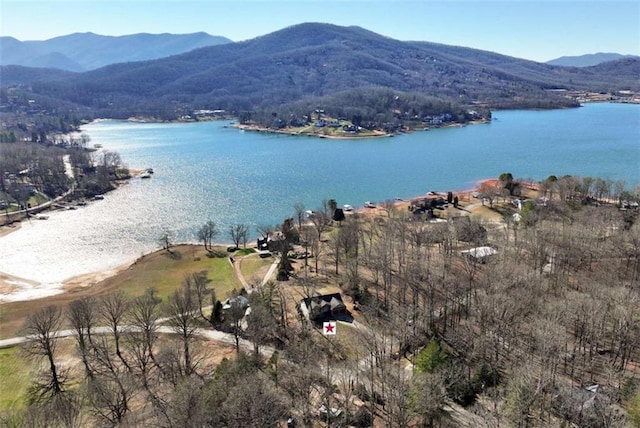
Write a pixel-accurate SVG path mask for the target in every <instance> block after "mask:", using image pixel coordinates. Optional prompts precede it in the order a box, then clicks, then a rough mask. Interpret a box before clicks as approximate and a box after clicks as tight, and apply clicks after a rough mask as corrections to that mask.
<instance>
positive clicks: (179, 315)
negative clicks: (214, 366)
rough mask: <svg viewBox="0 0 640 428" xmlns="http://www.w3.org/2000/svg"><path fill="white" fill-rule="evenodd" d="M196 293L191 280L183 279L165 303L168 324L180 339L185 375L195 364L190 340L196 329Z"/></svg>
mask: <svg viewBox="0 0 640 428" xmlns="http://www.w3.org/2000/svg"><path fill="white" fill-rule="evenodd" d="M197 300H198V299H197V295H196V292H195V290H194V289H193V288H192V284H191V281H188V280H187V281H184V282H183V283H182V288H181V289H180V290H177V291H175V292H174V293H173V294H172V295H171V296H169V299H168V301H167V303H166V312H167V316H168V317H169V319H168V321H167V322H168V324H169V325H170V326H171V327H172V328H173V330H174V331H175V332H176V334H178V336H179V337H180V339H181V340H182V350H183V364H184V371H183V374H184V375H185V376H190V375H191V374H192V373H194V370H195V364H194V362H193V356H192V349H191V341H192V340H193V337H194V335H195V332H196V330H197V324H196V311H197V310H198V308H197Z"/></svg>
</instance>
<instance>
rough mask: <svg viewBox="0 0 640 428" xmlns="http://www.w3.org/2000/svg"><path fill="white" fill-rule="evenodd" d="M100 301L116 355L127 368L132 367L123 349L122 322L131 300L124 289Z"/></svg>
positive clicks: (101, 310) (100, 308)
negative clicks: (128, 299) (127, 297)
mask: <svg viewBox="0 0 640 428" xmlns="http://www.w3.org/2000/svg"><path fill="white" fill-rule="evenodd" d="M100 303H101V304H100V306H99V312H100V315H101V316H102V319H103V320H104V321H105V323H106V324H107V326H109V327H110V328H111V332H112V334H113V344H114V346H115V351H116V355H117V356H118V358H119V359H120V361H121V362H122V364H123V365H124V366H125V367H126V368H127V369H130V367H129V364H128V363H127V361H126V360H125V358H124V356H123V354H122V349H121V339H122V323H123V322H124V317H125V315H126V313H127V310H128V307H129V302H128V301H127V299H126V297H125V295H124V293H123V292H122V291H117V292H115V293H111V294H107V295H106V296H104V297H103V298H102V299H101V302H100Z"/></svg>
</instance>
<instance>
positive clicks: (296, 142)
mask: <svg viewBox="0 0 640 428" xmlns="http://www.w3.org/2000/svg"><path fill="white" fill-rule="evenodd" d="M229 123H230V122H228V121H219V122H200V123H186V124H175V123H170V124H157V123H132V122H119V121H99V122H95V123H92V124H90V125H87V126H85V127H84V128H83V131H84V132H86V133H87V134H88V135H89V136H90V137H91V144H101V145H102V146H103V148H104V149H105V150H113V151H117V152H119V153H120V154H121V157H122V159H123V160H124V162H125V163H126V164H127V165H128V166H129V167H130V168H133V169H144V168H149V167H152V168H153V169H154V171H155V174H154V175H153V178H151V179H149V180H142V179H132V180H131V181H130V182H129V183H128V184H126V185H124V186H122V187H121V188H119V189H118V190H116V191H114V192H111V193H109V194H107V195H106V197H105V199H104V200H103V201H96V202H93V203H91V204H89V205H88V206H86V207H83V208H82V209H79V210H75V211H60V212H53V213H51V214H50V217H49V220H47V221H37V222H36V221H32V222H30V223H29V222H25V223H23V225H22V228H21V229H20V230H18V231H16V232H14V233H11V234H9V235H7V236H5V237H3V238H2V239H1V240H0V242H1V244H2V245H0V272H5V273H8V274H11V275H14V276H17V277H21V278H27V279H31V280H34V281H36V282H38V283H40V285H38V286H37V287H36V289H33V287H29V286H27V285H26V284H22V285H23V286H24V290H23V291H22V292H23V294H24V295H29V293H34V292H36V293H46V292H47V291H46V290H49V291H48V292H50V293H55V292H59V289H60V283H61V282H62V281H64V280H66V279H68V278H70V277H73V276H76V275H81V274H86V273H92V272H98V271H103V270H108V269H113V268H115V267H117V266H120V265H122V264H124V263H130V262H132V261H133V260H135V259H136V258H137V257H139V256H140V255H142V254H144V253H147V252H149V251H152V250H154V249H156V248H157V247H158V244H157V240H158V237H159V236H160V234H161V233H162V231H163V230H167V231H170V232H171V233H172V234H173V235H174V236H175V238H176V239H177V240H178V241H195V240H196V238H195V236H196V235H195V233H196V230H197V229H198V227H199V226H201V225H202V224H203V223H205V222H206V221H207V220H209V219H211V220H213V221H215V222H216V223H217V224H218V226H219V228H220V230H221V234H220V236H219V238H218V241H222V242H229V241H230V239H229V238H228V237H227V233H226V230H227V228H228V227H229V225H231V224H235V223H246V224H248V225H250V230H251V233H252V235H253V236H255V235H256V233H255V226H256V225H259V224H270V225H274V224H276V223H280V222H282V220H283V219H284V218H285V217H287V216H292V215H293V212H294V210H293V205H294V204H295V203H298V202H301V203H303V204H304V205H305V206H306V207H307V208H308V209H314V208H316V207H317V206H318V205H319V204H320V201H321V200H322V199H329V198H334V199H336V200H337V201H338V204H339V205H343V204H350V205H353V206H356V207H357V206H362V205H363V204H364V202H365V201H367V200H371V201H383V200H387V199H393V198H394V197H401V198H409V197H413V196H419V195H424V194H426V193H427V192H429V191H432V190H436V191H450V190H451V191H455V190H462V189H469V188H472V187H473V186H474V185H475V183H476V182H477V181H478V180H481V179H483V178H487V177H497V176H498V175H499V174H501V173H503V172H510V173H512V174H513V176H514V177H516V178H529V179H534V180H541V179H544V178H546V177H548V176H549V175H552V174H553V175H558V176H560V175H565V174H572V175H579V176H592V177H603V178H608V179H611V180H613V181H617V180H624V181H625V182H626V183H627V184H628V185H629V186H631V185H634V184H637V183H639V182H640V106H638V105H630V104H607V103H604V104H588V105H586V106H584V107H582V108H579V109H567V110H551V111H497V112H494V120H493V121H492V122H491V123H489V124H481V125H470V126H465V127H455V128H441V129H432V130H429V131H420V132H415V133H412V134H406V135H400V136H395V137H393V138H376V139H361V140H358V139H355V140H333V139H320V138H311V137H300V136H286V135H276V134H263V133H254V132H240V131H238V130H237V129H236V128H233V127H232V126H229ZM19 296H21V295H20V294H16V295H15V296H13V297H10V296H4V298H5V299H7V298H12V299H14V298H20V297H19ZM0 298H2V296H0Z"/></svg>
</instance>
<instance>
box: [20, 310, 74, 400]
mask: <svg viewBox="0 0 640 428" xmlns="http://www.w3.org/2000/svg"><path fill="white" fill-rule="evenodd" d="M61 325H62V312H61V310H60V308H58V307H56V306H46V307H44V308H42V309H40V310H38V311H36V312H34V313H33V314H31V315H29V316H28V317H27V320H26V322H25V325H24V332H25V335H26V336H28V338H29V339H30V340H29V341H28V342H26V345H25V349H26V350H27V352H28V353H29V354H30V355H33V356H36V357H45V358H46V359H47V361H48V363H49V372H48V375H46V376H44V380H43V381H41V382H37V383H36V384H35V385H34V386H33V388H32V390H33V393H34V395H35V397H36V398H38V399H42V398H47V397H54V396H56V395H58V394H61V393H62V392H64V384H65V376H64V374H63V373H61V371H60V370H59V368H58V366H57V365H56V362H55V356H56V355H55V353H56V338H55V335H56V333H57V331H58V330H60V326H61Z"/></svg>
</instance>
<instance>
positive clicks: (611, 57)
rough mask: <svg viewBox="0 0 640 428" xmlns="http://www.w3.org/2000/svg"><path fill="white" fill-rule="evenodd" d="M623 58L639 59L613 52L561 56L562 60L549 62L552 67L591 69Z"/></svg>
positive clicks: (557, 59) (634, 56)
mask: <svg viewBox="0 0 640 428" xmlns="http://www.w3.org/2000/svg"><path fill="white" fill-rule="evenodd" d="M623 58H636V59H637V58H639V57H638V56H636V55H622V54H619V53H612V52H598V53H593V54H585V55H578V56H561V57H560V58H556V59H552V60H551V61H547V62H546V63H547V64H550V65H560V66H564V67H590V66H592V65H598V64H602V63H603V62H609V61H616V60H619V59H623Z"/></svg>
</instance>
